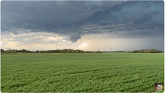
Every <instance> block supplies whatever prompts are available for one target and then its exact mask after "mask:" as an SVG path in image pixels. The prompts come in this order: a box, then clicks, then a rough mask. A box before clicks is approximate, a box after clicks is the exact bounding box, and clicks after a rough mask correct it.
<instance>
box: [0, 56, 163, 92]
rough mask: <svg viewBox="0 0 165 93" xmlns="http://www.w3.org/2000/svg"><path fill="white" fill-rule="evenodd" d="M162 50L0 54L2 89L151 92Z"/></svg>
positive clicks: (159, 80) (159, 73)
mask: <svg viewBox="0 0 165 93" xmlns="http://www.w3.org/2000/svg"><path fill="white" fill-rule="evenodd" d="M163 57H164V55H163V53H138V54H133V53H101V54H95V53H93V54H92V53H90V54H89V53H80V54H79V53H78V54H76V53H70V54H55V53H52V54H32V53H30V54H2V55H1V91H2V92H153V91H154V83H163V86H164V58H163Z"/></svg>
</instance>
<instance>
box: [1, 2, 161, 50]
mask: <svg viewBox="0 0 165 93" xmlns="http://www.w3.org/2000/svg"><path fill="white" fill-rule="evenodd" d="M1 48H3V49H28V50H41V49H42V50H52V49H68V48H71V49H81V50H90V51H95V50H101V51H111V49H112V51H132V50H137V49H138V50H139V49H158V50H164V2H163V1H99V0H98V1H2V2H1Z"/></svg>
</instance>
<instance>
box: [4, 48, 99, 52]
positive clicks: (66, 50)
mask: <svg viewBox="0 0 165 93" xmlns="http://www.w3.org/2000/svg"><path fill="white" fill-rule="evenodd" d="M1 53H102V52H101V51H99V50H98V51H84V50H79V49H77V50H74V49H62V50H36V51H30V50H26V49H21V50H17V49H9V50H4V49H1Z"/></svg>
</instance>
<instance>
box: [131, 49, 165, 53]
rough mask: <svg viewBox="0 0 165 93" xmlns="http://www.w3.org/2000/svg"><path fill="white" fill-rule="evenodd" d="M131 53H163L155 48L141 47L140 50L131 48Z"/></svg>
mask: <svg viewBox="0 0 165 93" xmlns="http://www.w3.org/2000/svg"><path fill="white" fill-rule="evenodd" d="M132 53H163V51H162V50H156V49H141V50H133V51H132Z"/></svg>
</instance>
